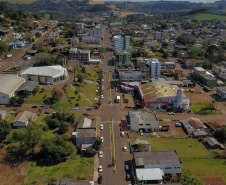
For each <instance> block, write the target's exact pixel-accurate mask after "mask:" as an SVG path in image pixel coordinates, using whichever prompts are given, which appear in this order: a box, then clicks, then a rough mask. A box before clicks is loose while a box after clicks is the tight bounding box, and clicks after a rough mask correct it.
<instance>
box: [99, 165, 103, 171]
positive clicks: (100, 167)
mask: <svg viewBox="0 0 226 185" xmlns="http://www.w3.org/2000/svg"><path fill="white" fill-rule="evenodd" d="M102 171H103V167H102V165H100V166H99V167H98V172H99V173H100V172H102Z"/></svg>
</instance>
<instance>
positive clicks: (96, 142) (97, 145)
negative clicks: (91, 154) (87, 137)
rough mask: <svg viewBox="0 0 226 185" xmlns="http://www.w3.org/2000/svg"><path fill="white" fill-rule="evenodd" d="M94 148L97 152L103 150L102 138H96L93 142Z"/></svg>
mask: <svg viewBox="0 0 226 185" xmlns="http://www.w3.org/2000/svg"><path fill="white" fill-rule="evenodd" d="M93 148H94V149H95V150H96V151H99V150H100V148H101V139H100V137H96V138H95V139H94V142H93Z"/></svg>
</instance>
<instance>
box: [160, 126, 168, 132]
mask: <svg viewBox="0 0 226 185" xmlns="http://www.w3.org/2000/svg"><path fill="white" fill-rule="evenodd" d="M169 129H170V127H169V125H160V126H159V131H166V132H167V131H168V130H169Z"/></svg>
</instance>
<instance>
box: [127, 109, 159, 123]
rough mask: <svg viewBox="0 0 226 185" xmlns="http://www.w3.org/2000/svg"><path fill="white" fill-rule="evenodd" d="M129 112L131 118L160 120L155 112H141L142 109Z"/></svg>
mask: <svg viewBox="0 0 226 185" xmlns="http://www.w3.org/2000/svg"><path fill="white" fill-rule="evenodd" d="M128 114H129V116H130V118H139V119H142V120H143V121H158V118H157V117H156V115H155V114H153V113H148V112H141V111H138V112H133V111H129V112H128Z"/></svg>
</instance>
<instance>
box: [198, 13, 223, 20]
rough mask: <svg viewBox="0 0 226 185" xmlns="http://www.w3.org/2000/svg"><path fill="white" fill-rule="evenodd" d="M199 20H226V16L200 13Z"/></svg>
mask: <svg viewBox="0 0 226 185" xmlns="http://www.w3.org/2000/svg"><path fill="white" fill-rule="evenodd" d="M196 19H197V20H199V21H203V20H215V19H216V20H221V21H225V20H226V16H222V15H213V14H199V15H198V16H197V17H196Z"/></svg>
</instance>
